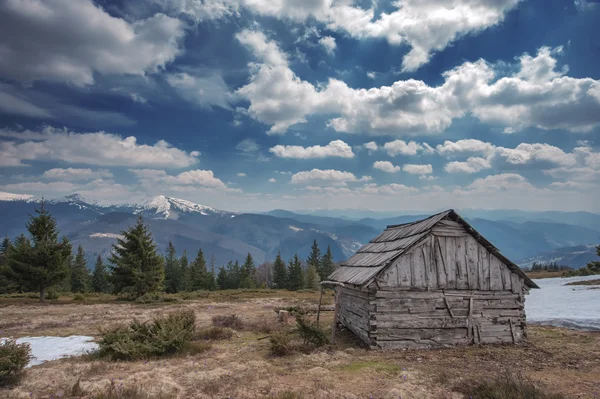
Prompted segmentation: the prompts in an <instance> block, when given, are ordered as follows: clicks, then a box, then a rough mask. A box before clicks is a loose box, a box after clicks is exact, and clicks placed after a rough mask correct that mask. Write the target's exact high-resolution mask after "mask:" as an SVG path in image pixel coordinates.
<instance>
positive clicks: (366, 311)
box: [337, 286, 375, 345]
mask: <svg viewBox="0 0 600 399" xmlns="http://www.w3.org/2000/svg"><path fill="white" fill-rule="evenodd" d="M337 295H340V298H339V307H338V321H339V322H340V323H342V324H343V325H344V326H346V328H348V329H349V330H350V331H352V332H353V333H354V334H356V335H357V336H358V337H359V338H360V339H361V340H362V341H363V342H365V343H367V344H369V345H372V341H371V338H370V336H369V329H370V326H369V320H370V318H371V315H374V314H375V305H374V304H373V305H371V304H370V301H369V293H368V292H367V291H366V290H360V289H359V288H358V287H355V288H351V287H350V286H346V287H338V288H337Z"/></svg>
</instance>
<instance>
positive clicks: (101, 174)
mask: <svg viewBox="0 0 600 399" xmlns="http://www.w3.org/2000/svg"><path fill="white" fill-rule="evenodd" d="M42 177H43V178H45V179H52V180H63V181H77V180H90V179H99V178H107V177H108V178H110V177H113V174H112V173H111V172H110V171H108V170H106V169H98V170H92V169H89V168H88V169H84V168H66V169H63V168H53V169H49V170H47V171H45V172H44V173H43V174H42Z"/></svg>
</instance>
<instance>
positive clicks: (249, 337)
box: [0, 291, 600, 399]
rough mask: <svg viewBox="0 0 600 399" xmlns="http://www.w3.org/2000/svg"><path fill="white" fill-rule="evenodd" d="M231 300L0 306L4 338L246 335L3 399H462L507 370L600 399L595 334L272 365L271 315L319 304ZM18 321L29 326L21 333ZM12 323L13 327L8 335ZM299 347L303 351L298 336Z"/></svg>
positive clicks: (541, 333) (42, 380)
mask: <svg viewBox="0 0 600 399" xmlns="http://www.w3.org/2000/svg"><path fill="white" fill-rule="evenodd" d="M277 293H280V295H279V296H277V295H276V294H277ZM210 294H211V295H212V293H210ZM228 295H229V294H228ZM230 295H231V297H232V300H230V301H228V300H226V299H225V297H224V296H221V297H220V299H219V300H215V297H214V296H212V297H211V296H210V295H209V297H207V298H201V299H198V300H182V301H179V302H176V303H168V304H163V303H160V304H146V305H136V304H131V303H123V302H114V301H113V302H110V303H93V304H88V303H84V304H83V306H82V305H81V304H75V303H71V304H68V303H62V304H53V305H46V306H40V305H39V304H29V305H18V306H17V305H14V304H10V305H8V306H5V307H2V308H0V320H2V323H3V324H5V325H7V326H9V327H8V328H7V331H8V333H7V334H9V335H14V336H24V335H44V334H48V333H50V334H55V335H71V334H78V335H92V336H98V331H99V328H100V327H104V328H107V327H109V326H111V325H117V324H122V323H127V322H130V321H131V320H133V318H136V319H138V320H150V319H152V318H153V317H154V316H157V315H159V314H160V315H167V314H171V313H173V312H176V311H180V310H184V309H190V310H193V311H194V312H195V314H196V324H197V328H198V330H202V329H205V328H210V327H212V326H213V325H212V324H213V323H212V319H213V316H222V315H232V314H235V315H237V316H238V317H239V318H240V319H241V320H242V323H243V325H244V328H243V329H242V330H240V331H237V332H236V333H235V334H234V335H233V336H232V337H231V339H225V340H211V341H208V342H206V341H198V342H199V343H209V344H210V346H211V349H210V350H201V351H198V352H197V353H189V352H188V353H185V354H183V355H180V356H177V357H173V358H167V359H160V360H158V359H157V360H148V361H132V362H106V361H97V360H90V358H86V357H76V358H71V359H63V360H58V361H53V362H48V363H44V364H42V365H39V366H34V367H32V368H30V369H27V371H26V372H25V375H24V377H23V378H22V380H21V383H20V385H19V386H17V387H15V388H14V389H12V390H1V389H0V398H10V399H16V398H19V399H26V398H29V392H32V394H33V397H34V398H49V397H50V396H51V395H54V397H56V394H57V393H58V392H63V394H64V392H67V391H68V390H69V389H71V388H72V387H73V386H74V385H75V384H76V383H77V381H78V380H80V383H79V384H80V388H81V390H83V391H85V392H86V395H88V396H86V398H88V397H89V398H102V396H98V395H100V394H104V393H105V392H107V390H109V389H110V388H109V387H110V385H111V382H112V379H114V382H115V384H117V386H119V387H120V386H121V385H120V384H121V383H122V384H123V387H126V388H127V389H130V388H131V389H139V390H141V391H139V392H138V393H139V394H140V395H146V396H141V398H144V399H150V398H151V399H157V398H163V399H164V398H169V399H171V398H178V399H187V398H227V397H228V396H230V397H232V398H311V399H312V398H316V399H320V398H323V399H324V398H369V397H370V396H372V397H373V398H398V397H400V396H401V397H402V398H403V399H411V398H413V399H417V398H418V399H451V398H452V399H462V398H464V397H465V395H464V394H463V393H462V392H459V391H457V386H458V385H460V384H461V383H466V382H465V381H466V380H467V378H468V379H469V381H470V380H471V379H472V380H474V381H479V380H480V379H484V380H485V379H492V378H493V377H494V376H496V375H499V373H501V372H502V370H507V369H510V370H519V371H520V372H521V374H522V375H523V376H524V377H526V378H529V379H531V381H533V383H534V384H535V385H536V386H538V387H543V388H544V390H545V391H546V392H555V393H557V394H562V395H564V396H566V397H573V398H576V397H581V398H593V397H594V393H600V380H599V379H598V375H600V335H599V334H598V333H589V332H579V331H572V330H566V329H560V328H552V327H539V326H530V327H529V343H528V344H526V345H521V346H513V345H500V346H493V345H492V346H482V347H476V346H472V347H466V348H451V349H436V350H424V351H411V350H408V351H392V352H384V351H379V350H374V351H373V350H367V349H364V348H362V347H361V346H360V345H359V344H358V341H357V339H356V338H355V337H354V336H353V335H352V334H350V333H348V332H347V331H342V332H339V333H338V334H337V335H336V345H335V346H334V347H332V348H326V349H317V350H312V351H309V352H307V353H302V352H298V351H295V352H294V353H292V354H291V355H289V356H285V357H274V356H272V355H270V343H269V339H261V340H259V339H258V338H264V337H265V336H267V335H270V334H271V333H272V332H273V331H277V329H278V328H280V325H279V324H278V323H277V321H276V314H275V312H274V311H273V310H274V309H277V308H284V307H289V306H297V307H303V306H308V305H311V304H314V303H316V301H318V293H315V294H310V293H298V294H294V293H291V294H290V293H288V292H286V291H280V292H276V293H275V294H269V295H267V296H264V297H260V296H258V293H257V292H255V291H247V292H242V293H239V294H238V293H235V294H230ZM311 295H312V296H311ZM241 298H244V299H243V300H241ZM59 301H60V299H59ZM0 302H2V299H0ZM23 320H27V321H29V323H28V324H26V325H19V323H20V322H21V321H23ZM331 321H332V312H323V313H322V314H321V325H322V326H330V325H331ZM10 323H15V324H14V325H13V326H12V327H10ZM49 323H56V324H54V325H51V324H49ZM67 324H68V325H67ZM263 325H264V326H267V327H268V328H271V327H273V328H274V329H273V330H272V332H271V333H268V332H263V331H261V330H263V328H262V326H263ZM267 327H265V328H267ZM282 327H284V328H286V329H289V330H293V329H294V328H295V323H294V320H293V318H290V321H289V324H288V326H287V327H286V326H282ZM44 329H45V330H44ZM3 335H4V332H3ZM294 342H295V343H301V339H300V338H299V337H298V336H297V334H295V335H294ZM565 382H568V383H565ZM135 387H138V388H135ZM78 389H79V388H78ZM131 392H134V391H131ZM93 395H97V396H93ZM161 395H162V396H161ZM105 397H106V398H110V399H114V397H110V396H105ZM117 398H118V399H124V398H119V397H117ZM133 398H135V399H138V398H140V396H138V397H135V396H133Z"/></svg>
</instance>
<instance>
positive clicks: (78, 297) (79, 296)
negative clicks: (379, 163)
mask: <svg viewBox="0 0 600 399" xmlns="http://www.w3.org/2000/svg"><path fill="white" fill-rule="evenodd" d="M73 300H74V301H85V296H84V295H82V294H75V295H73Z"/></svg>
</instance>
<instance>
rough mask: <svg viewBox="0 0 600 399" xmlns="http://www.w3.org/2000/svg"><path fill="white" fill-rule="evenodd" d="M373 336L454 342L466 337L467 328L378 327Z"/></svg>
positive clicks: (382, 338) (381, 339)
mask: <svg viewBox="0 0 600 399" xmlns="http://www.w3.org/2000/svg"><path fill="white" fill-rule="evenodd" d="M373 336H376V337H377V341H393V340H402V341H403V340H411V341H421V340H431V341H434V342H440V341H444V342H452V341H454V340H457V339H461V338H466V336H467V329H466V328H421V329H416V328H415V329H411V328H406V329H397V328H386V329H379V328H378V329H377V332H376V333H373Z"/></svg>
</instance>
